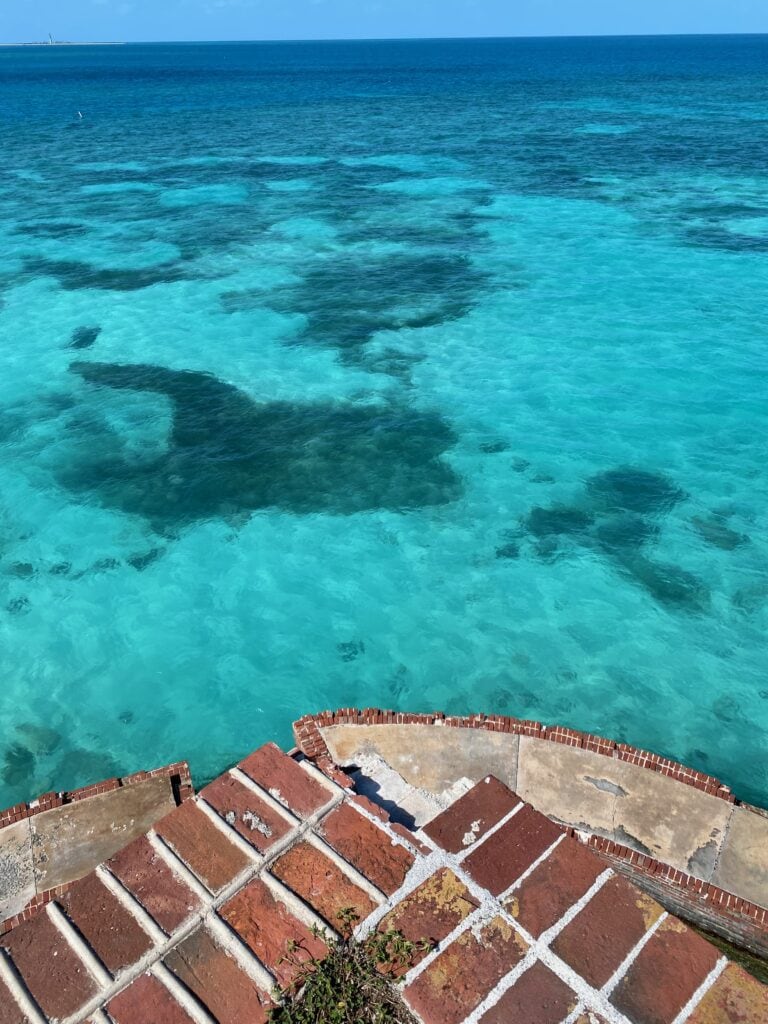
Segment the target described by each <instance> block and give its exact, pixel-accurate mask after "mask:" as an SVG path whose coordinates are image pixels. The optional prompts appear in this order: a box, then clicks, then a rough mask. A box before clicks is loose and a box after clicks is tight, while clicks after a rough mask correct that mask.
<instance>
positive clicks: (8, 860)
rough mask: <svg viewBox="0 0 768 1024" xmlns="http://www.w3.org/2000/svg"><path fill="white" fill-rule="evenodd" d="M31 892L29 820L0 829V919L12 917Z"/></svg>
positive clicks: (27, 900)
mask: <svg viewBox="0 0 768 1024" xmlns="http://www.w3.org/2000/svg"><path fill="white" fill-rule="evenodd" d="M34 895H35V874H34V871H33V868H32V841H31V837H30V830H29V821H17V822H16V823H15V824H13V825H6V826H5V828H2V829H0V921H5V920H7V918H9V917H13V916H14V915H15V914H18V913H19V912H20V911H22V910H23V909H24V907H26V905H27V904H28V903H29V901H30V900H31V899H32V897H33V896H34Z"/></svg>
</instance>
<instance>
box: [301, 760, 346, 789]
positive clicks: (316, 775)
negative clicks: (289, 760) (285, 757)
mask: <svg viewBox="0 0 768 1024" xmlns="http://www.w3.org/2000/svg"><path fill="white" fill-rule="evenodd" d="M293 760H294V761H295V762H296V764H297V765H299V766H300V767H301V769H302V771H305V772H306V773H307V775H309V776H311V777H312V778H313V779H314V780H315V781H316V782H319V783H320V785H321V786H323V788H324V789H326V790H327V791H328V792H329V793H332V794H333V795H334V796H338V795H339V794H342V795H343V794H345V793H346V790H345V789H344V788H343V786H340V785H339V784H338V783H337V782H334V781H333V779H329V778H328V776H327V775H324V774H323V772H321V771H320V769H319V768H318V767H317V766H316V765H314V764H312V762H311V761H310V760H309V758H307V757H301V758H296V757H294V758H293Z"/></svg>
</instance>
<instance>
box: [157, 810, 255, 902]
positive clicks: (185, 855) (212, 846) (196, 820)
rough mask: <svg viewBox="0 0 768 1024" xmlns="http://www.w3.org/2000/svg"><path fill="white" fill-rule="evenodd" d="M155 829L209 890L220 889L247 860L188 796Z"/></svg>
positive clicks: (245, 864)
mask: <svg viewBox="0 0 768 1024" xmlns="http://www.w3.org/2000/svg"><path fill="white" fill-rule="evenodd" d="M155 830H156V832H157V834H158V835H159V836H162V838H163V839H164V840H165V841H166V842H167V843H168V845H169V846H170V847H171V849H172V850H174V851H175V853H177V854H178V855H179V857H181V859H182V860H183V861H184V863H185V864H186V865H187V866H188V867H189V868H190V869H191V871H193V872H194V874H196V875H197V877H198V878H199V879H200V880H201V881H202V882H203V883H204V884H205V885H206V886H207V888H208V889H210V891H211V892H212V893H218V892H220V891H221V890H222V889H223V888H224V887H225V886H226V885H229V883H230V882H232V881H233V880H234V879H235V878H236V877H237V876H238V875H239V874H240V872H241V871H242V870H243V869H244V868H246V867H248V865H249V864H250V861H249V860H248V858H247V857H246V856H245V854H244V853H243V852H242V851H241V850H239V849H238V848H237V847H236V846H235V844H234V843H230V842H229V840H228V839H227V837H226V836H225V835H223V834H222V833H221V831H220V830H219V829H218V828H217V827H216V825H214V824H213V822H212V821H209V820H208V818H207V817H206V815H205V813H204V812H203V811H201V810H200V808H199V807H198V806H197V805H196V804H195V803H193V802H192V801H191V800H190V801H189V802H188V803H185V804H182V805H181V807H177V808H176V810H175V811H173V812H172V813H171V814H169V815H168V816H167V817H166V818H163V820H162V821H161V822H160V824H159V825H156V826H155Z"/></svg>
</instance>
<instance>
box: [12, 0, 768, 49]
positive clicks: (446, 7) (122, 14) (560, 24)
mask: <svg viewBox="0 0 768 1024" xmlns="http://www.w3.org/2000/svg"><path fill="white" fill-rule="evenodd" d="M0 7H2V13H1V14H0V39H2V40H3V41H4V42H22V41H26V40H31V39H41V38H44V37H46V36H47V34H48V32H52V33H53V35H54V37H57V38H60V39H119V40H125V41H134V40H137V41H140V40H163V39H174V40H176V39H178V40H181V39H190V40H191V39H195V40H197V39H342V38H384V37H398V36H410V37H413V36H421V37H423V36H514V35H600V34H634V33H669V32H673V33H674V32H768V0H0Z"/></svg>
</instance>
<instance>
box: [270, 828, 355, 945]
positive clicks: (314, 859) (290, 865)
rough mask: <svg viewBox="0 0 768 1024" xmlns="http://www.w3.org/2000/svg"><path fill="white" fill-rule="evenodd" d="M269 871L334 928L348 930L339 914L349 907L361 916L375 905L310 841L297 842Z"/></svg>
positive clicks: (342, 930)
mask: <svg viewBox="0 0 768 1024" xmlns="http://www.w3.org/2000/svg"><path fill="white" fill-rule="evenodd" d="M272 874H273V875H275V876H276V877H277V878H279V879H280V880H281V881H282V882H285V884H286V885H287V886H288V888H289V889H292V890H293V891H294V892H295V893H296V894H297V895H298V896H301V898H302V899H303V900H304V901H305V902H306V903H308V904H309V905H310V907H312V908H313V909H314V910H316V911H317V913H318V914H319V915H320V917H322V918H323V919H324V920H325V921H327V922H328V924H329V925H331V927H332V928H335V929H336V930H337V931H341V932H344V931H348V930H349V929H348V928H345V927H344V925H343V922H342V920H341V918H340V917H339V914H340V913H341V911H343V910H347V909H348V908H352V909H353V910H354V911H355V913H356V915H357V917H358V918H359V919H360V920H363V919H364V918H366V917H368V915H369V914H370V913H371V911H372V910H373V909H374V908H375V904H374V902H373V901H372V900H371V898H370V897H369V896H368V894H367V893H365V892H363V890H362V889H360V888H358V886H356V885H355V884H354V882H352V881H350V879H349V878H347V876H346V875H345V874H344V872H343V871H341V869H340V868H338V867H337V866H336V865H335V864H334V863H333V861H332V860H330V859H329V858H328V857H326V856H325V854H324V853H321V852H320V850H318V849H316V848H315V847H314V846H310V844H309V843H297V844H296V846H293V847H291V849H290V850H288V852H287V853H284V854H283V856H282V857H280V858H279V860H277V861H276V862H275V863H274V864H273V865H272Z"/></svg>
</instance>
